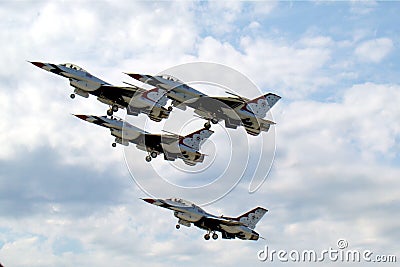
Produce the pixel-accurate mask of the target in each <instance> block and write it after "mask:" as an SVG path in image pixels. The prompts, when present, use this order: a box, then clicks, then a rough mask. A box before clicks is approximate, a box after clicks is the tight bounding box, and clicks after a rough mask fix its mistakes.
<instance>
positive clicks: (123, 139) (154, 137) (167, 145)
mask: <svg viewBox="0 0 400 267" xmlns="http://www.w3.org/2000/svg"><path fill="white" fill-rule="evenodd" d="M74 116H76V117H78V118H80V119H82V120H84V121H88V122H91V123H94V124H97V125H100V126H103V127H106V128H109V129H110V131H111V135H112V136H114V137H115V142H114V143H112V146H113V147H116V145H117V143H118V144H122V145H124V146H128V145H129V142H131V143H133V144H136V147H137V148H138V149H140V150H143V151H146V152H148V155H147V156H146V158H145V159H146V161H147V162H150V161H151V160H152V158H156V157H157V156H158V155H160V154H161V153H163V154H164V159H165V160H169V161H174V160H175V159H177V158H180V159H182V160H183V162H184V163H185V164H187V165H190V166H194V165H196V164H197V163H200V162H203V161H204V156H205V155H204V154H202V153H200V152H199V150H200V147H201V145H202V143H203V142H204V141H205V140H206V139H207V138H209V137H210V136H211V135H212V134H213V133H214V132H213V131H211V130H208V129H205V128H204V129H200V130H198V131H195V132H193V133H191V134H189V135H186V136H180V135H176V134H162V135H161V134H151V133H148V132H146V131H144V130H142V129H139V128H138V127H135V126H133V125H132V124H130V123H128V122H126V121H123V120H122V119H119V118H116V117H115V116H114V117H113V118H108V117H107V116H93V115H74Z"/></svg>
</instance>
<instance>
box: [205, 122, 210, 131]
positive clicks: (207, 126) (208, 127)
mask: <svg viewBox="0 0 400 267" xmlns="http://www.w3.org/2000/svg"><path fill="white" fill-rule="evenodd" d="M204 128H206V129H207V130H209V129H210V128H211V123H210V122H206V123H204Z"/></svg>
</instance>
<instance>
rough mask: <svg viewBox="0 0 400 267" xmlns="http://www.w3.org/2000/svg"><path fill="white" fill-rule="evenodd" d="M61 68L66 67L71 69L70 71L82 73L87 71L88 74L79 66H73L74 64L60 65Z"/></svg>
mask: <svg viewBox="0 0 400 267" xmlns="http://www.w3.org/2000/svg"><path fill="white" fill-rule="evenodd" d="M60 65H61V66H64V67H67V68H70V69H74V70H80V71H85V72H87V71H86V70H84V69H82V68H81V67H79V66H77V65H75V64H72V63H64V64H60Z"/></svg>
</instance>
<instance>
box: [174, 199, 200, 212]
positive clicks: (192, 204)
mask: <svg viewBox="0 0 400 267" xmlns="http://www.w3.org/2000/svg"><path fill="white" fill-rule="evenodd" d="M167 200H169V201H171V202H175V203H180V204H182V205H184V206H188V207H197V208H199V209H201V208H200V207H199V206H197V205H195V204H194V203H192V202H190V201H188V200H185V199H182V198H177V197H173V198H169V199H167Z"/></svg>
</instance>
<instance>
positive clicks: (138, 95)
mask: <svg viewBox="0 0 400 267" xmlns="http://www.w3.org/2000/svg"><path fill="white" fill-rule="evenodd" d="M30 63H32V64H33V65H35V66H37V67H39V68H41V69H44V70H47V71H49V72H52V73H55V74H57V75H60V76H62V77H65V78H68V79H69V83H70V85H71V86H72V87H74V88H75V89H74V93H72V94H71V95H70V97H71V98H75V95H79V96H82V97H85V98H87V97H89V94H91V95H94V96H97V100H99V101H100V102H102V103H105V104H107V105H109V107H110V108H109V109H108V110H107V115H109V116H112V115H113V112H116V111H118V109H119V108H127V113H128V115H134V116H137V115H139V114H140V113H145V114H147V115H148V117H149V118H150V119H152V120H154V121H161V120H162V119H165V118H168V116H169V113H170V111H171V110H172V107H171V110H167V109H166V108H165V107H164V106H165V105H166V104H167V101H168V99H167V97H166V96H165V95H164V90H160V89H158V88H153V89H150V90H145V89H143V88H139V87H137V86H134V85H130V86H129V87H128V86H114V85H111V84H109V83H107V82H105V81H103V80H101V79H99V78H97V77H96V76H93V75H92V74H90V73H89V72H87V71H86V70H84V69H83V68H81V67H79V66H77V65H74V64H71V63H66V64H59V65H56V64H51V63H42V62H30Z"/></svg>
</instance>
